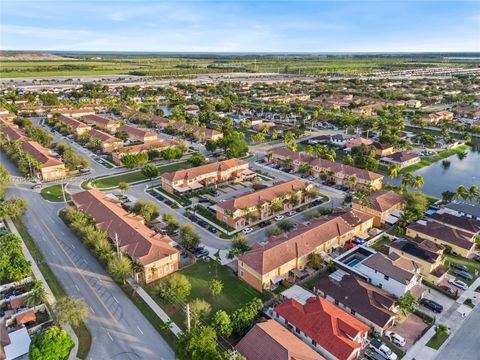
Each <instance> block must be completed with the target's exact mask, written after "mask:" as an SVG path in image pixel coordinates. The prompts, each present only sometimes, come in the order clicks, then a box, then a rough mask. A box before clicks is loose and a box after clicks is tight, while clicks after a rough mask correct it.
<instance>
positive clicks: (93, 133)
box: [88, 129, 123, 143]
mask: <svg viewBox="0 0 480 360" xmlns="http://www.w3.org/2000/svg"><path fill="white" fill-rule="evenodd" d="M88 135H90V139H92V140H93V139H96V138H98V139H100V140H102V142H109V143H115V142H123V141H122V140H120V139H118V138H116V137H115V136H112V135H110V134H107V133H104V132H103V131H100V130H97V129H92V130H90V131H89V132H88Z"/></svg>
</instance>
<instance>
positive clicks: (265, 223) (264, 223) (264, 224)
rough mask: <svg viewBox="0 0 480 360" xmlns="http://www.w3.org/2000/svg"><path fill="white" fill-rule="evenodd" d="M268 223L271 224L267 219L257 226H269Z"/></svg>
mask: <svg viewBox="0 0 480 360" xmlns="http://www.w3.org/2000/svg"><path fill="white" fill-rule="evenodd" d="M269 225H272V222H271V221H270V220H267V221H262V222H261V223H260V224H258V226H260V227H262V228H263V227H265V226H269Z"/></svg>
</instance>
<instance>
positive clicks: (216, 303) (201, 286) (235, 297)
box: [146, 260, 262, 328]
mask: <svg viewBox="0 0 480 360" xmlns="http://www.w3.org/2000/svg"><path fill="white" fill-rule="evenodd" d="M179 273H180V274H183V275H185V276H187V277H188V279H189V281H190V284H191V285H192V290H191V292H190V296H189V298H188V301H191V300H193V299H196V298H199V299H204V300H206V301H207V302H208V303H209V304H210V305H211V306H212V311H211V313H210V314H211V315H213V314H215V312H216V311H217V310H225V311H226V312H227V313H228V314H230V315H231V314H232V313H233V312H234V311H235V310H236V309H237V308H239V307H241V306H242V305H244V304H246V303H248V302H249V301H251V300H252V299H254V298H256V297H258V298H262V294H260V293H258V292H257V291H256V290H254V289H253V288H252V287H250V286H249V285H248V284H246V283H245V282H243V281H241V280H240V279H238V278H237V277H236V276H235V275H234V273H233V271H232V270H231V269H230V268H228V267H226V266H218V277H216V272H215V265H214V262H213V261H209V262H206V261H203V260H200V261H197V263H196V264H194V265H191V266H189V267H188V268H186V269H184V270H181V271H179ZM211 279H218V280H221V281H222V282H223V290H222V293H221V294H220V295H218V296H217V297H213V296H212V295H211V294H210V291H209V290H208V282H209V281H210V280H211ZM146 291H148V292H149V294H150V295H151V296H152V297H153V298H154V299H155V300H156V301H157V302H158V304H159V305H160V306H161V307H162V308H163V309H164V310H165V311H166V312H167V314H168V315H169V316H170V317H171V318H172V320H174V321H175V323H176V324H177V325H178V326H180V328H185V327H186V323H185V321H186V318H185V313H184V311H183V309H182V308H181V305H170V304H165V303H163V302H162V301H161V300H160V299H158V297H156V296H155V295H154V294H152V287H151V286H147V287H146Z"/></svg>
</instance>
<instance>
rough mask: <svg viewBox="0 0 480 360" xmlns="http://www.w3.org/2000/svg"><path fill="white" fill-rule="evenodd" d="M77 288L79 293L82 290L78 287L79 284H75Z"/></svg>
mask: <svg viewBox="0 0 480 360" xmlns="http://www.w3.org/2000/svg"><path fill="white" fill-rule="evenodd" d="M75 288H76V289H77V290H78V292H80V288H79V287H78V285H77V284H75Z"/></svg>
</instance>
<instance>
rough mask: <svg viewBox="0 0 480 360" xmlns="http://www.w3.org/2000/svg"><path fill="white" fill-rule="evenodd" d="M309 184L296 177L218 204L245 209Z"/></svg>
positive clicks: (221, 206) (225, 207) (228, 207)
mask: <svg viewBox="0 0 480 360" xmlns="http://www.w3.org/2000/svg"><path fill="white" fill-rule="evenodd" d="M307 186H309V184H308V183H306V182H305V181H302V180H299V179H294V180H290V181H285V182H283V183H280V184H277V185H274V186H271V187H269V188H265V189H261V190H258V191H253V192H250V193H247V194H245V195H240V196H238V197H236V198H233V199H230V200H227V201H225V202H222V203H218V204H217V205H216V206H217V207H220V208H222V209H229V210H232V211H235V210H238V209H244V208H246V207H248V208H250V207H254V206H256V205H262V204H265V203H267V202H269V201H272V200H274V199H277V198H278V197H280V196H282V195H285V194H289V193H290V192H292V191H295V192H296V191H299V190H302V189H305V188H306V187H307Z"/></svg>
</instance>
